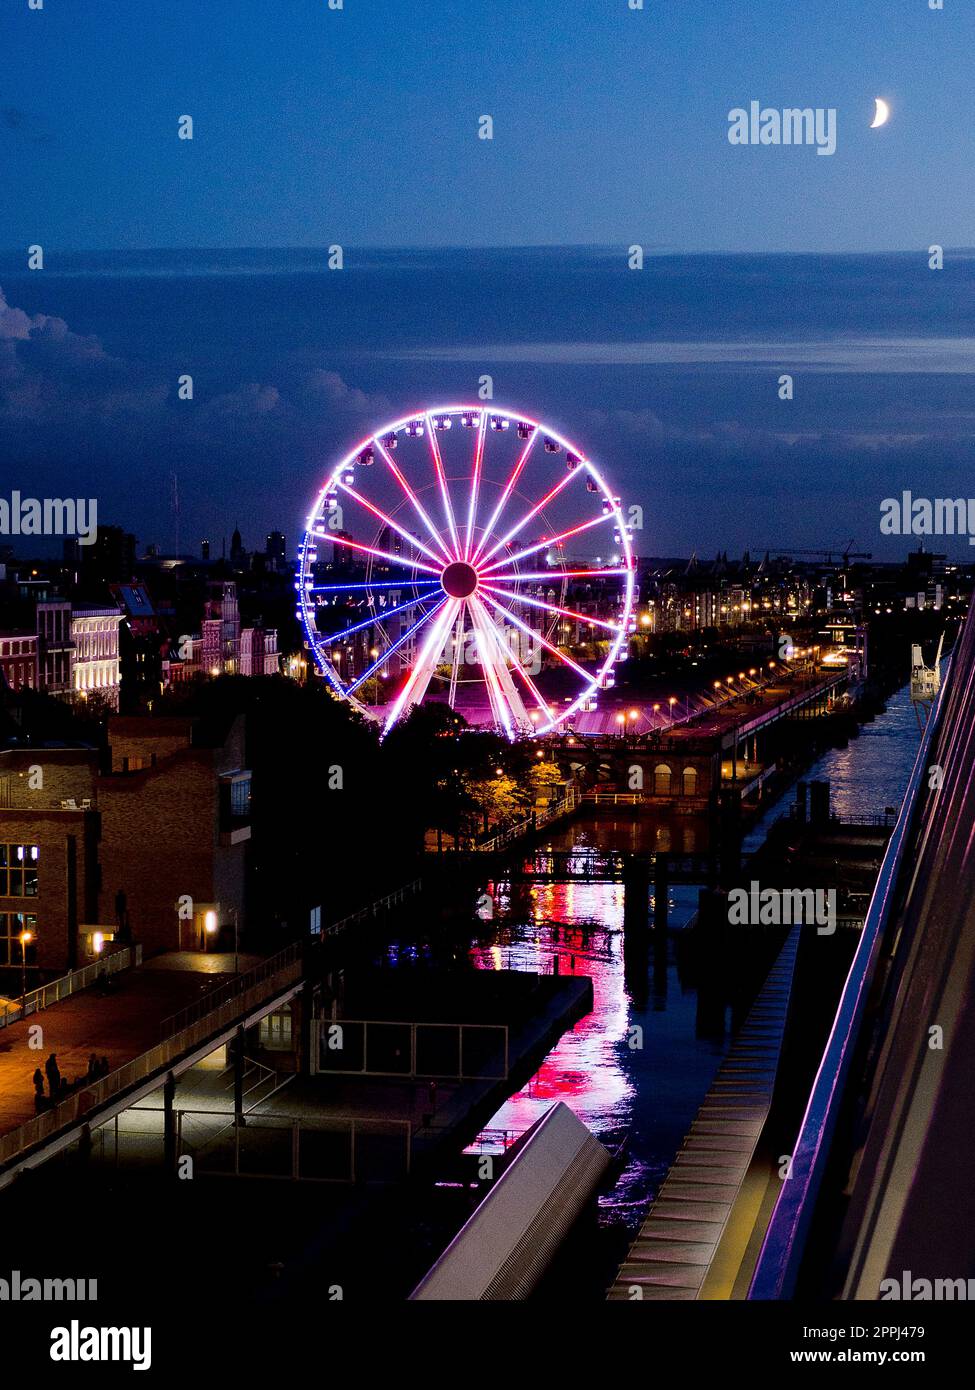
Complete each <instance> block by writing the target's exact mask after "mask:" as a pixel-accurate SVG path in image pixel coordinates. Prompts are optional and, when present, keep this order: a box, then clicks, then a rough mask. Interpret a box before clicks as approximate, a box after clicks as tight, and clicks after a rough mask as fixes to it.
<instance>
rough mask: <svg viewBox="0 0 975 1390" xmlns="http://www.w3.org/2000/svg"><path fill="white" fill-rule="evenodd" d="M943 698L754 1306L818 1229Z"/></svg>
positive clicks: (856, 963) (761, 1267)
mask: <svg viewBox="0 0 975 1390" xmlns="http://www.w3.org/2000/svg"><path fill="white" fill-rule="evenodd" d="M945 684H947V682H946V683H945ZM944 693H945V692H944V687H943V688H942V691H941V696H940V697H939V700H938V703H937V705H936V706H935V714H934V716H933V717H932V718H931V719H929V720H928V724H927V727H926V729H925V732H924V735H923V737H922V740H921V744H920V747H919V748H918V752H917V757H916V760H915V763H914V768H913V771H912V773H911V778H910V781H909V783H908V786H907V791H906V792H905V795H904V801H903V804H902V806H901V809H900V814H899V815H898V817H897V823H896V825H895V826H894V830H893V834H892V835H891V838H890V840H889V841H888V844H887V850H886V853H885V855H884V859H883V863H882V864H881V866H880V873H879V875H878V878H877V882H876V884H875V886H874V890H873V895H872V897H871V899H870V906H869V908H868V910H867V915H866V918H865V920H864V924H863V930H862V932H861V934H860V941H859V944H858V946H857V949H856V952H855V954H854V957H853V962H852V964H851V966H850V971H849V974H848V976H847V979H846V983H845V985H844V986H843V993H842V995H841V996H840V1001H839V1005H838V1008H837V1011H836V1016H835V1018H834V1020H833V1027H832V1030H831V1032H830V1035H829V1038H828V1040H827V1043H826V1050H825V1052H824V1053H823V1057H822V1061H821V1062H820V1064H819V1070H818V1071H817V1073H816V1078H815V1081H814V1082H813V1088H812V1091H811V1093H810V1096H809V1100H808V1102H807V1105H806V1112H805V1115H804V1116H803V1119H802V1124H801V1125H800V1128H799V1134H798V1136H797V1139H796V1142H795V1145H794V1147H793V1152H792V1168H791V1176H790V1179H789V1181H788V1182H786V1183H783V1184H782V1190H781V1192H780V1194H779V1196H778V1199H777V1200H776V1203H775V1207H774V1208H773V1211H772V1215H771V1218H770V1220H769V1224H768V1229H767V1231H766V1234H765V1240H764V1242H763V1244H762V1248H761V1251H760V1252H759V1256H758V1260H757V1262H756V1265H755V1271H754V1274H753V1276H752V1282H751V1287H750V1289H749V1292H748V1297H749V1298H750V1299H756V1300H764V1299H781V1298H790V1297H792V1295H793V1291H794V1288H795V1284H796V1280H797V1278H798V1273H799V1266H800V1264H801V1262H802V1256H803V1251H804V1249H805V1242H806V1238H807V1236H808V1234H809V1230H810V1227H811V1225H812V1222H813V1215H814V1210H815V1205H816V1199H817V1197H818V1195H819V1190H820V1187H821V1185H822V1182H823V1177H824V1174H825V1171H826V1166H827V1164H828V1161H829V1156H830V1152H831V1143H832V1139H833V1133H834V1131H835V1128H836V1123H837V1117H838V1114H839V1111H840V1106H841V1098H842V1095H843V1090H844V1086H845V1084H846V1081H847V1078H848V1075H849V1072H850V1068H851V1065H852V1060H853V1056H854V1052H855V1049H856V1044H857V1039H858V1037H859V1035H860V1030H861V1028H862V1026H863V1021H864V1016H865V1014H866V1010H867V1001H868V998H869V993H870V987H871V984H872V981H873V978H874V974H875V972H876V969H877V962H878V958H879V956H880V953H881V950H882V948H883V942H884V937H885V933H886V931H887V926H888V923H889V921H890V917H891V913H892V909H893V905H894V902H895V899H896V888H897V881H898V877H899V875H900V874H901V872H902V871H903V869H904V866H905V864H907V863H909V862H910V856H911V854H912V839H911V832H912V827H913V824H914V819H915V815H916V813H917V810H918V807H919V806H921V805H922V803H923V788H924V786H925V784H926V773H927V767H928V759H929V750H930V748H931V745H932V741H933V735H934V730H935V727H936V725H937V723H938V721H939V718H940V714H941V709H942V700H943V697H944Z"/></svg>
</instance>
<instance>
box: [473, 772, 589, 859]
mask: <svg viewBox="0 0 975 1390" xmlns="http://www.w3.org/2000/svg"><path fill="white" fill-rule="evenodd" d="M581 800H582V798H581V797H580V795H579V793H578V792H577V791H576V790H575V789H574V788H573V789H572V790H571V791H569V792H567V793H566V795H565V796H564V797H563V798H562V800H561V801H557V802H556V803H555V805H554V806H547V807H545V809H544V810H542V811H533V812H532V814H531V815H530V816H525V818H524V819H523V820H520V821H516V822H515V824H514V825H509V826H508V828H507V830H501V831H499V832H498V834H497V835H492V836H491V838H490V839H488V840H481V841H480V842H479V843H478V844H474V845H471V846H470V847H469V849H467V850H465V851H464V852H465V853H473V854H496V853H497V851H498V850H500V849H505V848H506V847H507V846H508V845H511V844H514V843H515V841H517V840H521V839H524V837H525V836H526V835H530V834H531V833H532V832H533V831H535V830H540V829H541V828H542V826H543V825H550V824H551V822H552V821H554V820H561V818H562V817H563V816H568V815H570V814H571V813H572V812H573V811H574V810H575V809H576V807H577V806H578V805H579V803H580V801H581Z"/></svg>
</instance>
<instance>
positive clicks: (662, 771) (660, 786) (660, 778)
mask: <svg viewBox="0 0 975 1390" xmlns="http://www.w3.org/2000/svg"><path fill="white" fill-rule="evenodd" d="M653 794H654V796H670V768H669V767H668V766H667V764H666V763H658V764H657V766H656V767H655V768H654V770H653Z"/></svg>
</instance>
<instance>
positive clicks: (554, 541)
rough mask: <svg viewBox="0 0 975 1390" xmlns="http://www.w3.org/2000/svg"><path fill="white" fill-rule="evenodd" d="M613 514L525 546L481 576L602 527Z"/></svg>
mask: <svg viewBox="0 0 975 1390" xmlns="http://www.w3.org/2000/svg"><path fill="white" fill-rule="evenodd" d="M613 519H614V518H613V513H612V512H608V513H606V515H605V516H596V517H593V519H592V520H591V521H583V522H582V523H581V525H579V526H573V527H571V528H570V529H569V530H568V531H560V532H559V534H558V535H557V536H546V537H545V539H544V540H543V541H539V542H538V543H537V544H536V545H530V546H527V547H526V548H525V549H524V550H519V551H517V553H516V554H514V555H508V556H507V557H506V558H505V559H504V560H495V562H494V564H493V565H488V567H487V569H486V570H481V574H482V575H487V574H493V573H494V571H495V570H502V569H507V568H508V566H509V565H513V564H515V562H516V561H518V560H524V559H525V558H526V557H527V556H529V555H535V554H537V553H538V551H539V550H544V549H545V548H546V546H550V545H561V544H562V542H563V541H567V540H568V539H569V538H570V536H578V535H580V534H581V533H582V532H583V531H591V530H592V528H593V527H594V526H602V525H603V524H604V523H605V522H607V521H612V520H613Z"/></svg>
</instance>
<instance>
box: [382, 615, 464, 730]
mask: <svg viewBox="0 0 975 1390" xmlns="http://www.w3.org/2000/svg"><path fill="white" fill-rule="evenodd" d="M458 607H459V600H457V599H452V600H451V601H450V602H448V604H447V607H446V609H445V611H444V612H443V613H442V614H441V616H440V617H439V618H438V619H437V622H436V624H435V625H434V628H433V631H432V632H431V633H430V636H429V637H428V638H427V640H426V641H425V642H424V644H423V647H422V649H421V651H420V655H419V657H418V658H417V662H416V665H415V666H414V668H413V671H412V672H411V674H410V676H409V679H408V680H407V682H406V684H405V685H404V686H403V689H402V690H401V692H400V694H399V696H398V698H397V700H396V702H395V704H394V705H393V708H392V709H391V710H390V712H389V716H388V717H387V719H386V723H385V724H384V726H383V734H384V735H385V734H388V733H389V731H390V729H391V728H392V727H393V725H394V724H395V723H396V721H397V719H399V717H400V715H401V714H402V713H403V712H404V711H405V710H407V709H409V708H410V706H411V705H416V704H419V703H420V701H421V700H422V699H423V696H424V695H425V694H426V689H427V686H428V685H429V684H430V677H431V676H432V675H433V673H434V671H435V670H436V668H437V662H438V661H439V659H440V653H441V652H442V651H443V646H444V643H445V642H446V640H447V633H448V632H449V631H450V626H451V624H452V623H453V621H454V618H455V617H456V615H457V608H458Z"/></svg>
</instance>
